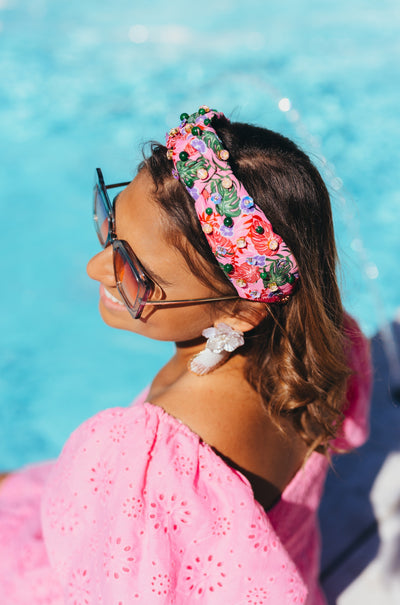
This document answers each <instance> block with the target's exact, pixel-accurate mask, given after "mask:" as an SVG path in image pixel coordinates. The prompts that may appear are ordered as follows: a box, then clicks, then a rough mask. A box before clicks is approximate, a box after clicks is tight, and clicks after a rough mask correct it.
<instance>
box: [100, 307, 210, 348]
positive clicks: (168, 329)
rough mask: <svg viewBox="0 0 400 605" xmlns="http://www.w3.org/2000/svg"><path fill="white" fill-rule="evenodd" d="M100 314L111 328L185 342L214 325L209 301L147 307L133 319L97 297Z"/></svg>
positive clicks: (157, 338)
mask: <svg viewBox="0 0 400 605" xmlns="http://www.w3.org/2000/svg"><path fill="white" fill-rule="evenodd" d="M99 310H100V315H101V317H102V319H103V321H104V322H105V323H106V324H107V325H108V326H110V327H112V328H117V329H120V330H128V331H129V332H133V333H135V334H140V335H141V336H146V337H147V338H152V339H153V340H163V341H170V342H185V341H189V340H195V339H197V338H199V337H200V336H201V333H202V331H203V330H205V329H206V328H209V327H210V326H212V325H213V318H212V309H211V307H210V305H197V306H189V305H188V306H187V307H174V308H172V307H171V308H169V309H168V308H165V307H164V308H158V309H156V308H155V307H153V308H151V307H150V306H149V307H146V308H145V309H144V311H143V313H142V317H141V318H140V319H133V318H132V317H131V316H130V315H129V312H128V311H126V312H124V313H119V312H118V313H115V312H113V311H110V310H109V309H108V308H107V307H105V306H104V305H103V303H102V301H101V300H100V304H99Z"/></svg>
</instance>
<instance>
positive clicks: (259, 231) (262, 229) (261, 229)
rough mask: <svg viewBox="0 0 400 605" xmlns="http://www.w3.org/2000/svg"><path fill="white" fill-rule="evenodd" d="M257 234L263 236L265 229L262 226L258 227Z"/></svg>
mask: <svg viewBox="0 0 400 605" xmlns="http://www.w3.org/2000/svg"><path fill="white" fill-rule="evenodd" d="M256 232H257V233H260V234H261V233H264V227H261V225H258V226H257V227H256Z"/></svg>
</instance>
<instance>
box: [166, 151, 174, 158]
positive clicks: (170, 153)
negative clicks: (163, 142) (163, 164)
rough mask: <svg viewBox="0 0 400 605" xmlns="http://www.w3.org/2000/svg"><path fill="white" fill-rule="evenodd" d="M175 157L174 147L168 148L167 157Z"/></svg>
mask: <svg viewBox="0 0 400 605" xmlns="http://www.w3.org/2000/svg"><path fill="white" fill-rule="evenodd" d="M173 157H174V152H173V151H172V149H168V150H167V159H168V160H172V159H173Z"/></svg>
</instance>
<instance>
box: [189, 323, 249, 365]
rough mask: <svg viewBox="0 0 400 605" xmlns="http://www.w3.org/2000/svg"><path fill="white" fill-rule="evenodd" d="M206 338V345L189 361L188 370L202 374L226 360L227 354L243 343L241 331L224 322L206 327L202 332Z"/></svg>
mask: <svg viewBox="0 0 400 605" xmlns="http://www.w3.org/2000/svg"><path fill="white" fill-rule="evenodd" d="M202 334H203V336H204V337H205V338H206V339H207V343H206V347H205V349H203V350H202V351H200V353H198V354H197V355H195V356H194V357H193V358H192V359H191V360H190V362H189V370H190V371H191V372H193V373H194V374H198V375H199V376H202V375H204V374H208V373H209V372H211V370H214V369H215V368H216V367H217V366H219V365H221V364H222V363H224V361H226V359H227V357H229V354H230V353H232V352H233V351H235V349H237V348H238V347H241V346H242V345H244V337H243V332H239V330H234V329H233V328H231V327H230V326H228V325H227V324H224V323H219V324H218V325H217V326H216V327H212V328H206V329H205V330H203V332H202Z"/></svg>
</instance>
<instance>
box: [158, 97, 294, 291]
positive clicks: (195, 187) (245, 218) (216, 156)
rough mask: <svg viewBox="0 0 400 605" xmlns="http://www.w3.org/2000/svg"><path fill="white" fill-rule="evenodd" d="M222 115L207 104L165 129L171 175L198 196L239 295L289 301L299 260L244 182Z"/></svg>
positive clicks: (219, 257) (214, 245) (207, 231)
mask: <svg viewBox="0 0 400 605" xmlns="http://www.w3.org/2000/svg"><path fill="white" fill-rule="evenodd" d="M214 116H217V117H221V116H223V114H222V113H218V112H216V111H215V110H212V109H211V110H210V109H209V108H208V107H207V106H205V105H203V106H202V107H200V109H199V111H198V112H196V113H193V114H192V115H191V116H189V115H188V114H187V113H183V114H182V115H181V116H180V119H181V124H180V125H179V126H178V127H177V128H173V129H172V130H170V132H169V133H168V134H167V148H168V151H167V157H168V159H170V160H173V163H174V169H173V171H172V174H173V176H174V177H175V178H177V179H180V180H181V181H182V183H183V184H184V185H185V186H186V189H187V191H188V192H189V193H190V195H191V196H192V198H193V199H194V200H195V209H196V212H197V215H198V217H199V220H200V223H201V227H202V229H203V232H204V233H205V235H206V238H207V241H208V243H209V245H210V248H211V250H212V252H213V254H214V256H215V257H216V259H217V261H218V263H219V265H220V267H221V269H222V270H223V271H224V273H225V275H226V276H227V277H228V278H229V280H230V281H231V282H232V284H233V285H234V287H235V288H236V290H237V292H238V294H239V296H240V297H241V298H247V299H250V300H258V301H263V302H286V301H287V300H288V295H289V294H291V293H292V291H293V288H294V286H295V283H296V281H297V280H298V278H299V274H298V267H297V263H296V260H295V258H294V256H293V254H292V253H291V251H290V250H289V248H288V247H287V245H286V244H285V242H284V241H283V240H282V238H281V237H280V236H279V235H277V234H276V233H274V231H273V229H272V225H271V223H270V222H269V220H268V219H267V218H266V216H265V214H264V213H263V211H262V210H261V209H260V208H259V207H258V206H257V204H256V203H255V202H254V200H253V199H252V197H251V196H250V195H249V194H248V193H247V191H246V189H245V188H244V186H243V185H242V183H241V182H240V181H238V179H237V178H236V177H235V175H234V174H233V173H232V170H231V167H230V166H229V164H228V162H227V160H228V158H229V152H228V151H227V150H226V149H224V148H223V145H222V142H221V140H220V139H219V138H218V136H217V133H216V132H215V130H214V129H213V128H212V126H211V119H212V118H213V117H214Z"/></svg>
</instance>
